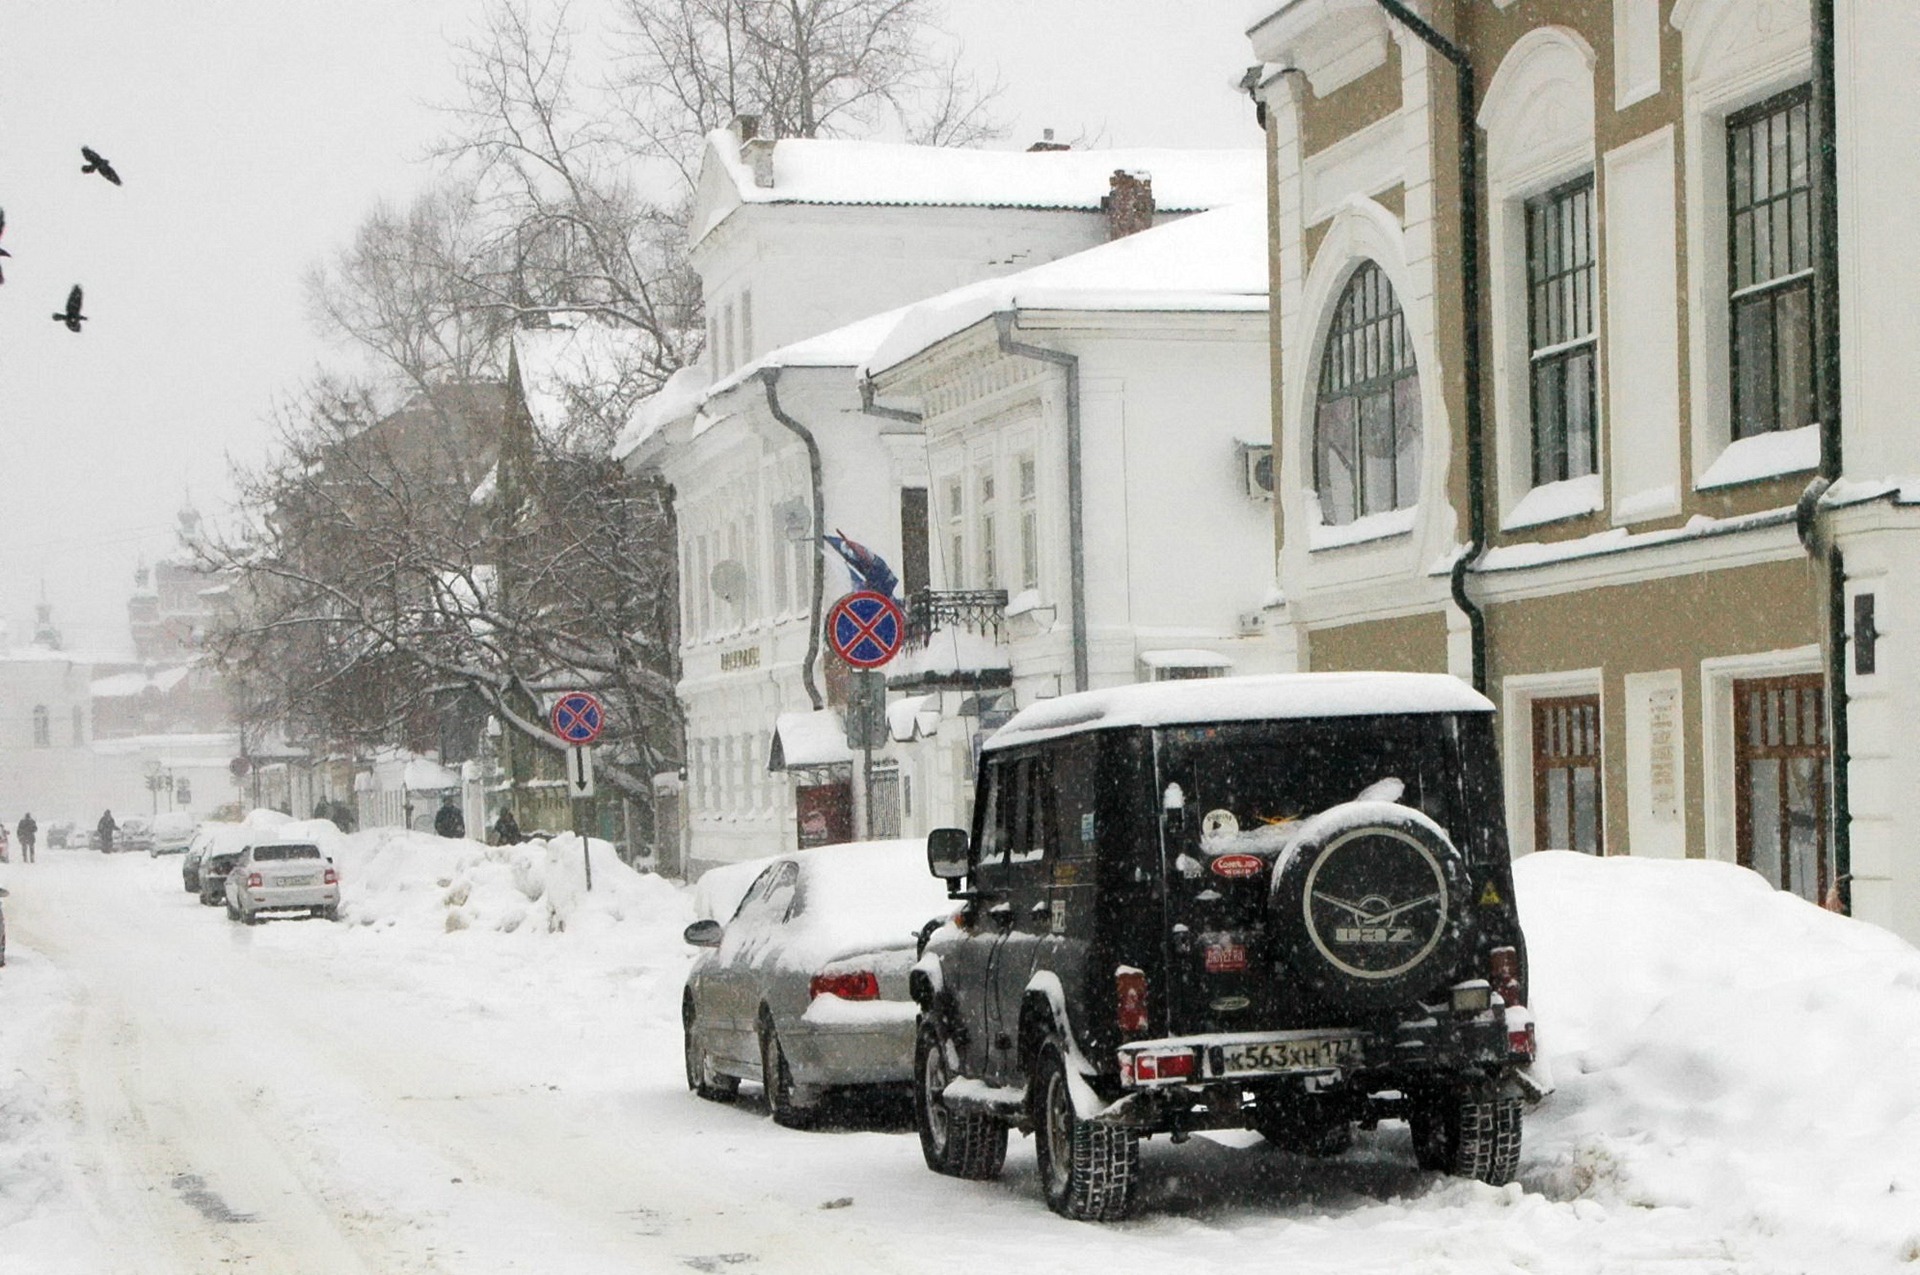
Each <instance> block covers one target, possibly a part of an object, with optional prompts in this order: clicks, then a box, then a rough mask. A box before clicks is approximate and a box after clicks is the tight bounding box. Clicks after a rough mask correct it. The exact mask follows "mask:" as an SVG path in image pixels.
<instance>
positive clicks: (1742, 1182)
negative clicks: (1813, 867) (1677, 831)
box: [1515, 852, 1920, 1270]
mask: <svg viewBox="0 0 1920 1275" xmlns="http://www.w3.org/2000/svg"><path fill="white" fill-rule="evenodd" d="M1515 874H1516V878H1517V880H1516V889H1517V891H1518V894H1519V900H1520V909H1521V918H1522V921H1523V923H1524V925H1525V927H1526V932H1527V941H1528V948H1529V954H1530V958H1531V965H1532V983H1533V999H1534V1009H1535V1011H1536V1013H1537V1015H1538V1018H1539V1023H1540V1043H1541V1048H1542V1051H1543V1053H1544V1055H1545V1057H1546V1059H1547V1062H1548V1064H1549V1066H1550V1067H1551V1069H1552V1072H1553V1078H1554V1081H1555V1082H1556V1084H1557V1085H1558V1090H1557V1092H1556V1093H1554V1094H1553V1095H1552V1096H1551V1097H1550V1098H1548V1099H1547V1100H1546V1102H1545V1103H1543V1104H1542V1106H1541V1107H1540V1108H1539V1110H1538V1112H1537V1113H1536V1115H1535V1116H1534V1118H1533V1119H1532V1120H1531V1122H1530V1123H1529V1125H1528V1128H1527V1133H1526V1149H1525V1154H1524V1163H1523V1170H1522V1177H1523V1179H1524V1180H1525V1182H1526V1185H1528V1186H1529V1187H1531V1188H1535V1189H1539V1190H1543V1191H1544V1192H1545V1193H1546V1194H1548V1195H1549V1196H1553V1197H1555V1198H1559V1199H1569V1198H1575V1197H1578V1198H1585V1199H1592V1200H1596V1201H1598V1202H1601V1203H1603V1204H1620V1205H1628V1206H1639V1207H1649V1208H1658V1207H1663V1206H1676V1205H1677V1206H1681V1207H1685V1208H1689V1209H1699V1210H1703V1211H1706V1212H1709V1213H1712V1214H1717V1215H1720V1216H1722V1217H1724V1218H1725V1219H1726V1224H1727V1226H1728V1228H1729V1230H1736V1231H1747V1230H1758V1231H1761V1232H1763V1233H1768V1234H1773V1235H1776V1236H1786V1235H1793V1236H1796V1237H1799V1236H1805V1237H1806V1239H1807V1240H1808V1247H1807V1253H1806V1257H1807V1261H1808V1263H1809V1265H1808V1266H1807V1267H1806V1269H1808V1270H1824V1269H1840V1268H1838V1267H1834V1266H1831V1265H1828V1264H1826V1263H1828V1262H1830V1261H1831V1260H1832V1259H1833V1258H1834V1256H1835V1255H1836V1253H1838V1252H1841V1251H1845V1250H1849V1249H1852V1248H1853V1246H1855V1245H1860V1246H1863V1247H1864V1248H1865V1249H1866V1250H1867V1251H1868V1252H1870V1253H1877V1254H1878V1255H1880V1256H1881V1257H1882V1258H1883V1260H1886V1261H1889V1262H1902V1261H1920V951H1916V950H1915V949H1914V948H1913V947H1912V946H1911V945H1909V944H1907V943H1905V942H1903V941H1901V940H1900V939H1898V938H1896V937H1894V936H1893V935H1891V934H1888V933H1886V932H1885V931H1883V930H1880V929H1877V928H1875V927H1873V926H1870V925H1867V924H1864V923H1862V922H1859V921H1853V920H1849V919H1847V918H1844V917H1840V916H1836V915H1833V914H1831V913H1828V912H1824V911H1821V910H1820V909H1818V908H1816V907H1814V906H1812V905H1811V904H1808V903H1805V902H1803V901H1802V900H1800V899H1797V898H1795V897H1793V896H1792V895H1788V894H1782V893H1780V892H1779V891H1777V890H1773V889H1771V888H1769V887H1768V886H1767V885H1766V884H1765V883H1764V882H1763V881H1762V880H1761V879H1760V878H1759V877H1758V876H1756V875H1755V874H1753V873H1751V872H1748V871H1746V870H1744V869H1741V868H1736V867H1733V866H1731V865H1729V864H1724V863H1712V862H1702V861H1698V860H1695V861H1687V862H1663V861H1655V860H1645V859H1639V860H1636V859H1628V858H1609V859H1594V858H1589V857H1587V856H1583V855H1577V854H1571V853H1565V852H1554V853H1546V854H1534V855H1529V856H1527V857H1526V858H1524V859H1522V860H1520V861H1519V862H1518V863H1517V864H1516V865H1515ZM1823 1237H1825V1238H1827V1239H1829V1240H1830V1241H1831V1243H1832V1244H1833V1245H1834V1246H1835V1247H1833V1248H1831V1249H1829V1248H1826V1247H1825V1246H1824V1244H1823V1243H1822V1238H1823Z"/></svg>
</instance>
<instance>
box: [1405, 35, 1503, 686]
mask: <svg viewBox="0 0 1920 1275" xmlns="http://www.w3.org/2000/svg"><path fill="white" fill-rule="evenodd" d="M1378 3H1379V5H1380V7H1381V8H1382V9H1385V10H1386V11H1387V13H1388V15H1389V16H1391V17H1392V18H1393V19H1394V20H1395V21H1397V22H1399V23H1400V24H1401V25H1402V26H1404V27H1406V28H1407V30H1409V31H1411V32H1413V33H1414V35H1416V36H1418V37H1419V38H1420V40H1421V41H1422V42H1423V43H1424V44H1426V46H1427V47H1428V48H1430V49H1432V50H1433V51H1434V52H1436V53H1438V54H1439V55H1440V56H1441V57H1443V58H1445V59H1446V60H1447V61H1449V62H1451V63H1452V64H1453V72H1454V110H1455V115H1456V117H1457V120H1458V128H1459V132H1460V302H1461V308H1462V310H1463V311H1464V312H1465V313H1464V314H1463V316H1462V335H1463V337H1464V339H1465V344H1466V354H1465V356H1464V357H1463V359H1462V360H1461V372H1462V379H1463V381H1464V382H1465V389H1466V400H1467V401H1466V414H1467V421H1466V424H1467V528H1468V530H1467V544H1466V547H1465V548H1464V549H1462V550H1461V552H1460V556H1459V557H1458V558H1456V559H1454V563H1453V572H1452V576H1451V581H1450V583H1451V585H1452V588H1453V604H1454V605H1455V606H1457V607H1459V608H1460V610H1461V612H1462V613H1463V614H1465V615H1466V617H1467V628H1468V630H1469V632H1470V633H1471V634H1472V637H1473V689H1475V690H1476V691H1479V692H1480V693H1481V694H1483V695H1484V694H1485V693H1486V690H1487V619H1486V616H1485V615H1484V614H1483V613H1482V612H1481V610H1480V608H1479V607H1478V606H1477V605H1475V604H1474V601H1473V599H1472V598H1471V597H1469V596H1468V595H1467V573H1468V572H1469V571H1471V570H1473V566H1474V563H1475V562H1476V561H1478V559H1479V557H1480V555H1481V553H1482V552H1483V551H1484V550H1485V549H1486V546H1487V515H1486V487H1487V482H1486V454H1485V452H1486V440H1485V437H1484V425H1483V422H1482V418H1481V403H1480V395H1481V391H1480V342H1481V337H1480V132H1479V129H1480V125H1479V123H1478V121H1477V120H1475V118H1474V116H1475V114H1476V112H1475V110H1474V83H1473V63H1472V61H1471V60H1469V59H1468V57H1467V53H1466V50H1464V49H1462V48H1461V47H1460V46H1459V45H1457V44H1455V43H1454V42H1453V41H1451V40H1449V39H1447V38H1446V37H1445V36H1443V35H1441V34H1440V33H1439V32H1438V31H1436V30H1434V29H1433V28H1432V27H1431V26H1429V25H1427V23H1426V22H1424V21H1423V20H1422V19H1421V18H1420V15H1418V14H1417V13H1415V12H1413V10H1411V9H1409V8H1407V6H1406V5H1405V4H1403V3H1401V0H1378Z"/></svg>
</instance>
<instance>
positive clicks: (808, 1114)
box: [760, 1006, 815, 1129]
mask: <svg viewBox="0 0 1920 1275" xmlns="http://www.w3.org/2000/svg"><path fill="white" fill-rule="evenodd" d="M760 1080H761V1087H762V1088H764V1089H765V1090H766V1094H767V1113H768V1114H769V1115H771V1116H772V1117H773V1122H774V1123H775V1124H777V1125H779V1126H780V1127H781V1128H783V1129H804V1128H806V1127H807V1126H808V1125H810V1124H812V1123H813V1119H814V1115H815V1112H814V1110H813V1109H812V1108H811V1107H802V1106H800V1105H798V1104H797V1103H795V1102H794V1100H793V1070H792V1069H791V1068H790V1067H788V1066H787V1051H786V1050H784V1049H782V1048H780V1033H779V1032H778V1031H777V1030H775V1029H774V1026H773V1015H772V1014H771V1013H769V1012H768V1011H767V1010H766V1008H765V1007H764V1006H763V1007H762V1008H761V1010H760Z"/></svg>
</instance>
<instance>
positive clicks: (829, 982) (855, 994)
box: [807, 970, 880, 1001]
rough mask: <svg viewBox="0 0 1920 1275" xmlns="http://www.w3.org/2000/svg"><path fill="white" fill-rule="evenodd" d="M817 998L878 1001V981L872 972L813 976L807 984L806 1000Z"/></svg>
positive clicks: (858, 971)
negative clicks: (832, 997) (835, 997)
mask: <svg viewBox="0 0 1920 1275" xmlns="http://www.w3.org/2000/svg"><path fill="white" fill-rule="evenodd" d="M818 996H838V997H839V998H840V999H841V1000H843V1001H877V1000H879V999H880V980H879V978H877V977H876V976H875V975H874V973H873V971H872V970H849V971H847V972H845V973H842V974H815V975H814V976H813V978H812V979H811V980H810V981H809V982H808V983H807V999H808V1000H812V999H814V998H815V997H818Z"/></svg>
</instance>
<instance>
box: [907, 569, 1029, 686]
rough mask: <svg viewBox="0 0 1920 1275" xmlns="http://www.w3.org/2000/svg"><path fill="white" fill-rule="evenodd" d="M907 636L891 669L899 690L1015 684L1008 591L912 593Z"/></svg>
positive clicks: (960, 590)
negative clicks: (1009, 651)
mask: <svg viewBox="0 0 1920 1275" xmlns="http://www.w3.org/2000/svg"><path fill="white" fill-rule="evenodd" d="M906 611H907V636H906V641H905V643H903V645H902V649H901V652H900V657H899V659H898V660H896V661H895V663H894V665H893V666H891V667H889V668H888V669H887V685H888V686H889V687H892V688H894V689H897V690H929V689H934V688H938V687H960V688H966V689H980V688H984V687H1000V686H1010V685H1012V679H1013V674H1012V668H1011V665H1010V664H1009V662H1008V658H1007V591H1006V590H1005V589H920V590H916V591H915V592H914V593H912V594H909V595H908V597H907V607H906Z"/></svg>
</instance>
